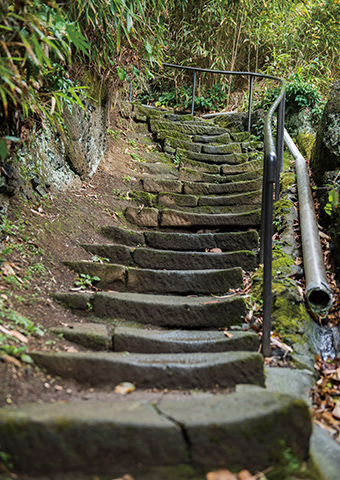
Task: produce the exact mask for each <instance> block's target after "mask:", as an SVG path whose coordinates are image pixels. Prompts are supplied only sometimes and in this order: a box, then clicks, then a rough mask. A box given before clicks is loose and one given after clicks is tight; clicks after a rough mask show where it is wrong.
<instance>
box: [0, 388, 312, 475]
mask: <svg viewBox="0 0 340 480" xmlns="http://www.w3.org/2000/svg"><path fill="white" fill-rule="evenodd" d="M311 429H312V422H311V418H310V414H309V411H308V406H307V404H306V403H304V402H303V401H301V400H297V399H295V398H293V397H290V396H288V395H282V394H276V393H271V392H268V391H266V390H265V389H262V388H256V389H255V388H253V389H249V390H248V391H247V390H245V391H238V390H236V392H234V393H231V394H229V395H214V396H206V397H204V398H202V397H199V396H195V395H193V397H192V398H187V399H184V400H177V399H175V400H172V401H171V400H168V401H165V400H163V399H161V398H160V399H159V401H157V402H155V403H152V402H147V401H142V402H141V401H134V400H129V399H125V401H124V403H123V402H119V401H109V402H98V401H96V402H94V401H89V400H87V401H85V402H84V401H81V402H75V403H68V404H62V403H54V404H53V403H48V404H28V405H25V406H22V407H19V408H14V407H13V406H9V407H4V408H1V409H0V441H1V449H2V451H4V452H6V453H8V454H9V455H10V456H11V458H12V459H13V463H14V468H15V469H16V470H17V471H19V472H23V473H25V474H26V475H27V474H31V475H38V474H41V475H44V476H46V475H50V474H54V475H55V474H66V473H67V472H73V474H74V475H77V474H81V473H83V474H87V475H88V474H93V475H105V474H107V475H110V478H113V477H121V476H122V475H123V474H124V473H125V472H127V471H128V472H130V474H131V475H132V476H134V477H135V478H143V479H144V480H146V479H149V478H151V477H152V478H165V475H166V474H169V471H170V472H171V473H170V477H169V476H168V478H173V479H175V478H189V475H190V474H192V473H193V471H194V470H195V471H196V472H197V473H200V475H201V476H202V478H203V476H204V475H205V473H206V472H207V471H210V470H216V469H218V468H220V465H227V466H228V468H229V469H231V470H236V471H238V470H241V469H245V468H246V469H248V470H249V471H263V470H266V469H267V468H269V467H271V466H272V465H273V464H277V463H278V462H279V461H280V459H281V458H283V454H284V452H283V450H282V439H283V440H284V441H285V449H287V448H289V449H291V451H293V452H294V453H295V454H296V455H297V456H298V457H299V458H301V459H303V460H306V459H307V458H308V448H309V439H310V436H311ZM32 459H34V461H32ZM185 468H187V469H188V470H189V474H188V477H183V476H182V474H183V469H185ZM163 469H164V470H163ZM169 469H171V470H169ZM204 472H205V473H204Z"/></svg>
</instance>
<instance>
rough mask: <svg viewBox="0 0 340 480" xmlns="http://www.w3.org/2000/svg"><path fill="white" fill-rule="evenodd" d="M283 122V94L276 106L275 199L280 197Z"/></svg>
mask: <svg viewBox="0 0 340 480" xmlns="http://www.w3.org/2000/svg"><path fill="white" fill-rule="evenodd" d="M284 123H285V96H283V98H282V100H281V102H280V103H279V106H278V108H277V124H276V155H277V167H276V181H275V200H276V201H278V200H279V198H280V175H281V172H282V170H283V143H284Z"/></svg>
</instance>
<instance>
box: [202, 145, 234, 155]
mask: <svg viewBox="0 0 340 480" xmlns="http://www.w3.org/2000/svg"><path fill="white" fill-rule="evenodd" d="M202 153H209V154H211V155H220V154H224V155H225V154H228V153H242V150H241V144H240V143H236V142H232V143H227V144H225V145H221V144H218V145H211V144H206V145H203V147H202Z"/></svg>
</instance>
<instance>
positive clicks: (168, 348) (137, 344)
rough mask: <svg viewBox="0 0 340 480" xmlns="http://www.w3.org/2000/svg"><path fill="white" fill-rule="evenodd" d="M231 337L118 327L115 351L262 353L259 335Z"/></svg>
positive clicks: (240, 333) (234, 334)
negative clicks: (259, 350)
mask: <svg viewBox="0 0 340 480" xmlns="http://www.w3.org/2000/svg"><path fill="white" fill-rule="evenodd" d="M229 335H230V336H229V337H227V336H226V335H224V332H223V331H215V330H208V331H207V330H204V331H201V330H170V331H169V330H155V329H152V330H149V329H141V328H129V327H116V328H115V330H114V335H113V350H115V351H116V352H124V351H128V352H136V353H190V352H226V351H255V352H256V351H258V349H259V346H260V340H259V337H258V335H257V334H256V333H255V332H251V331H248V332H243V331H234V330H233V331H231V332H230V333H229Z"/></svg>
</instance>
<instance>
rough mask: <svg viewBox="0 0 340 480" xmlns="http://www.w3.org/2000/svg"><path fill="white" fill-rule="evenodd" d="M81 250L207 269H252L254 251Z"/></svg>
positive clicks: (129, 261)
mask: <svg viewBox="0 0 340 480" xmlns="http://www.w3.org/2000/svg"><path fill="white" fill-rule="evenodd" d="M83 247H84V248H85V250H87V251H88V252H91V253H93V254H94V255H97V256H99V257H103V258H108V259H109V260H110V261H111V262H112V263H115V264H120V265H126V266H131V267H140V268H149V269H156V270H159V269H164V268H165V269H167V270H207V269H208V270H211V269H227V268H233V267H241V268H243V269H244V270H253V269H254V268H255V267H256V255H255V253H253V252H251V251H248V250H241V251H233V252H225V253H223V252H222V253H211V252H186V251H174V250H159V249H153V248H147V247H136V248H133V247H128V246H125V245H100V244H88V245H83Z"/></svg>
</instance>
